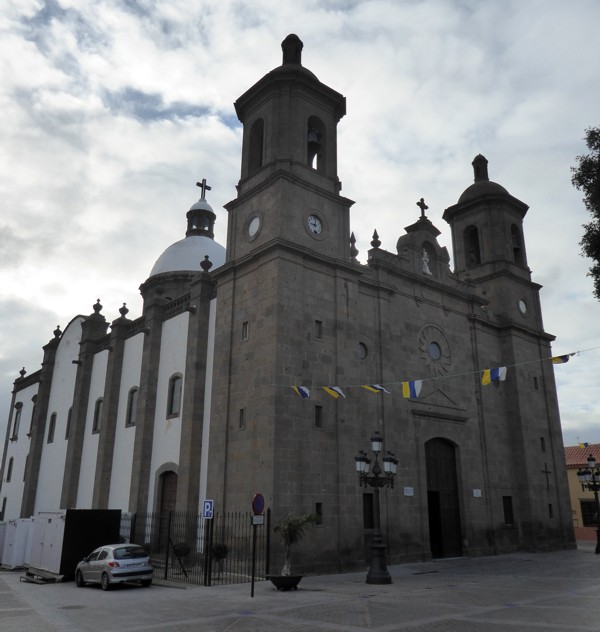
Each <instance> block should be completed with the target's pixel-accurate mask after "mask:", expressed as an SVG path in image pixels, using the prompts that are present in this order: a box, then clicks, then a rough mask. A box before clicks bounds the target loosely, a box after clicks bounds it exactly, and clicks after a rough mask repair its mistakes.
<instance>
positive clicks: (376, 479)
mask: <svg viewBox="0 0 600 632" xmlns="http://www.w3.org/2000/svg"><path fill="white" fill-rule="evenodd" d="M382 448H383V437H382V436H381V435H380V434H379V433H378V432H377V431H376V432H374V433H373V436H372V437H371V450H372V451H373V454H375V463H374V465H373V470H372V471H371V474H369V469H370V467H371V459H369V457H368V456H367V455H366V453H365V452H363V451H362V450H361V451H360V452H359V453H358V454H357V456H355V457H354V461H355V463H356V473H357V474H358V480H359V483H360V486H361V487H372V488H373V489H374V494H373V499H374V502H373V505H374V506H373V510H374V514H375V515H374V518H373V537H372V539H371V567H370V568H369V572H368V573H367V584H391V583H392V578H391V576H390V574H389V572H388V569H387V566H386V563H385V544H384V542H383V538H382V537H381V521H380V514H379V489H380V488H381V487H391V488H392V489H393V487H394V476H396V470H397V469H398V459H397V458H396V457H395V456H394V455H393V454H392V453H391V452H386V454H385V456H384V457H382V459H381V460H382V462H383V476H382V471H381V467H380V465H379V454H380V453H381V450H382Z"/></svg>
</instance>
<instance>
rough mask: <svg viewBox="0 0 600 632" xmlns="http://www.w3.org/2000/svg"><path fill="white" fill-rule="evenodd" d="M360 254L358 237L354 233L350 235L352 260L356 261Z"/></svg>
mask: <svg viewBox="0 0 600 632" xmlns="http://www.w3.org/2000/svg"><path fill="white" fill-rule="evenodd" d="M357 255H358V250H357V248H356V237H355V236H354V233H352V234H351V235H350V258H351V259H352V261H356V257H357Z"/></svg>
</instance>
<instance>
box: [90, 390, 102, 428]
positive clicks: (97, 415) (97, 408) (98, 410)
mask: <svg viewBox="0 0 600 632" xmlns="http://www.w3.org/2000/svg"><path fill="white" fill-rule="evenodd" d="M102 403H103V400H102V398H101V397H100V398H98V399H97V400H96V404H95V405H94V420H93V422H92V433H93V434H95V433H97V432H100V422H101V419H102Z"/></svg>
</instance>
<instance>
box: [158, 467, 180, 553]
mask: <svg viewBox="0 0 600 632" xmlns="http://www.w3.org/2000/svg"><path fill="white" fill-rule="evenodd" d="M158 493H159V497H158V521H159V522H158V525H159V526H158V550H159V551H163V550H164V549H165V548H166V547H167V544H168V542H167V539H168V537H169V536H168V533H169V512H171V511H175V501H176V498H177V474H176V473H175V472H173V470H168V471H166V472H163V473H162V474H161V475H160V476H159V477H158Z"/></svg>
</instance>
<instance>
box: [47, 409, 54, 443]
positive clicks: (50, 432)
mask: <svg viewBox="0 0 600 632" xmlns="http://www.w3.org/2000/svg"><path fill="white" fill-rule="evenodd" d="M55 431H56V413H52V414H51V415H50V423H49V424H48V439H47V443H54V432H55Z"/></svg>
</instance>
